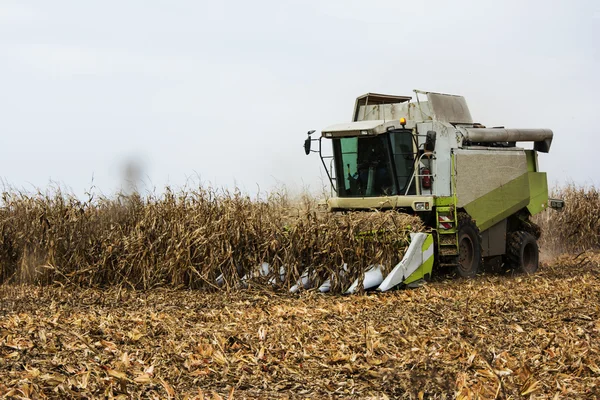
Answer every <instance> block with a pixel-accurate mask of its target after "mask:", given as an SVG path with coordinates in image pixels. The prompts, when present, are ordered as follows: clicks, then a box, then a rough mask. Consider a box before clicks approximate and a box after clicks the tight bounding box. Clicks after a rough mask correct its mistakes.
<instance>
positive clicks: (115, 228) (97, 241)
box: [0, 186, 600, 400]
mask: <svg viewBox="0 0 600 400" xmlns="http://www.w3.org/2000/svg"><path fill="white" fill-rule="evenodd" d="M553 196H555V197H557V198H563V199H565V200H566V207H565V209H564V210H563V211H562V212H556V211H554V210H547V211H545V212H544V213H542V214H540V215H538V216H536V218H535V221H536V222H537V223H538V224H540V226H541V227H542V230H543V233H542V240H541V242H540V245H541V248H542V250H543V251H548V250H556V252H567V253H569V252H571V253H573V252H575V254H564V255H561V256H559V257H557V258H555V259H553V261H552V262H551V263H546V264H544V265H542V266H541V267H540V270H539V271H538V273H536V274H534V275H521V276H511V275H510V274H508V275H507V274H493V273H492V274H487V273H485V274H483V275H482V276H479V277H477V278H475V279H472V280H467V281H465V280H456V279H438V280H434V281H432V282H430V283H428V284H426V285H425V286H423V287H422V288H420V289H418V290H401V291H394V292H389V293H385V294H381V295H372V296H321V295H320V294H318V293H316V292H314V291H304V292H302V293H301V294H300V295H289V294H287V291H286V290H284V289H287V288H288V287H289V286H290V285H292V284H293V283H295V282H296V280H297V279H298V278H299V275H300V273H301V271H302V270H303V269H304V268H305V267H308V268H310V269H311V270H312V271H313V272H314V273H315V274H316V275H317V276H318V277H320V279H325V278H328V277H331V276H333V278H334V279H333V281H332V282H333V287H334V289H336V288H337V291H338V292H339V291H340V286H341V284H340V281H341V279H342V277H341V276H339V275H337V273H336V271H339V270H340V266H341V265H343V264H344V263H348V265H349V266H351V267H350V268H349V269H348V271H347V274H348V275H350V277H346V278H348V279H353V278H354V277H358V276H360V274H361V273H362V271H363V270H364V268H365V267H367V266H368V264H371V263H373V262H378V263H381V264H384V265H392V264H393V263H395V262H397V261H398V257H400V256H401V255H402V253H403V252H404V248H405V247H406V245H407V235H408V233H410V232H411V231H419V230H422V229H423V226H422V225H421V222H420V220H419V219H417V218H416V217H412V216H407V215H401V214H398V213H395V212H372V213H348V214H330V213H327V212H324V211H323V210H322V209H321V207H320V206H319V205H318V204H317V201H316V200H315V199H314V198H312V197H310V196H304V197H303V198H302V199H300V200H291V199H290V197H289V196H287V195H285V194H283V193H282V194H272V195H270V196H269V197H267V198H266V199H255V198H254V199H253V198H250V197H248V196H245V195H243V194H242V193H240V192H236V191H234V192H227V191H214V190H210V189H206V188H198V189H195V190H184V191H180V192H174V191H172V190H167V191H166V193H165V195H163V196H153V195H149V196H146V197H141V196H139V195H132V196H119V197H116V198H106V197H98V198H94V197H92V196H90V198H88V199H87V200H85V201H82V200H79V199H77V198H76V197H74V196H70V195H68V194H64V193H62V192H61V191H60V190H55V191H53V192H49V193H35V194H26V193H20V192H18V191H14V190H12V191H7V192H5V193H4V194H3V198H2V208H1V209H0V228H1V230H0V263H1V271H0V280H1V281H2V282H3V284H0V397H2V398H22V399H28V398H31V399H37V398H51V399H64V398H104V399H130V398H133V399H142V398H143V399H169V398H171V399H178V398H181V399H194V400H201V399H202V400H209V399H210V400H217V399H220V400H222V399H247V398H248V399H262V398H282V399H283V398H285V399H289V398H352V399H363V398H371V399H390V398H403V399H428V398H430V399H453V398H456V399H465V400H466V399H483V398H499V399H509V398H529V399H542V398H544V399H545V398H553V399H574V398H590V399H591V398H599V397H600V356H599V354H600V347H599V343H600V307H599V304H600V297H598V293H600V281H599V279H598V278H599V276H600V275H599V271H600V270H599V267H600V253H598V251H597V250H599V241H598V229H599V221H598V215H599V212H600V211H599V210H600V204H599V198H598V192H597V190H596V189H595V188H589V189H585V188H578V187H574V186H568V187H566V188H563V189H561V190H559V191H557V192H556V193H554V194H553ZM264 261H268V262H270V263H272V265H273V271H277V272H279V270H280V268H281V267H283V272H284V273H283V274H282V275H280V274H278V273H273V274H271V275H268V276H262V277H258V278H256V279H252V280H249V281H247V286H249V287H248V290H233V289H235V288H237V287H238V285H240V278H241V277H243V276H244V275H250V274H252V272H254V271H255V270H256V267H257V266H259V265H260V264H261V263H262V262H264ZM221 274H223V276H224V284H223V285H222V286H220V287H217V286H216V284H215V280H216V278H217V276H218V275H221ZM273 279H274V280H275V282H277V284H278V285H277V286H278V287H279V289H281V290H277V289H275V291H273V289H272V288H271V285H270V283H271V282H272V280H273ZM267 284H268V285H269V289H268V290H263V286H264V285H267ZM192 288H194V289H195V288H201V289H203V290H185V289H192ZM138 289H142V290H138ZM146 289H152V290H146ZM182 289H184V290H182ZM221 291H225V292H224V293H223V292H221Z"/></svg>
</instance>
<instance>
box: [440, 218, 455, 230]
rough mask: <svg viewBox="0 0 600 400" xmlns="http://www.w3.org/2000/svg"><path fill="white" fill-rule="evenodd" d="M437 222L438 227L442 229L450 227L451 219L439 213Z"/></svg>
mask: <svg viewBox="0 0 600 400" xmlns="http://www.w3.org/2000/svg"><path fill="white" fill-rule="evenodd" d="M438 222H439V223H440V228H442V229H452V222H453V221H452V220H451V219H450V218H448V217H446V216H444V215H440V216H439V218H438Z"/></svg>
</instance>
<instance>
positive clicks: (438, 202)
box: [433, 196, 455, 207]
mask: <svg viewBox="0 0 600 400" xmlns="http://www.w3.org/2000/svg"><path fill="white" fill-rule="evenodd" d="M433 204H434V206H436V207H448V206H453V205H454V204H455V202H454V198H453V197H452V196H448V197H436V198H434V199H433Z"/></svg>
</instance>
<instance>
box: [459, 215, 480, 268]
mask: <svg viewBox="0 0 600 400" xmlns="http://www.w3.org/2000/svg"><path fill="white" fill-rule="evenodd" d="M481 254H482V251H481V235H480V232H479V228H478V227H477V225H476V224H475V221H473V219H471V217H470V216H469V214H467V213H464V212H461V213H458V260H457V266H456V273H457V274H458V275H460V276H461V277H463V278H473V277H474V276H475V275H477V273H478V272H479V269H480V268H481V265H482V257H481Z"/></svg>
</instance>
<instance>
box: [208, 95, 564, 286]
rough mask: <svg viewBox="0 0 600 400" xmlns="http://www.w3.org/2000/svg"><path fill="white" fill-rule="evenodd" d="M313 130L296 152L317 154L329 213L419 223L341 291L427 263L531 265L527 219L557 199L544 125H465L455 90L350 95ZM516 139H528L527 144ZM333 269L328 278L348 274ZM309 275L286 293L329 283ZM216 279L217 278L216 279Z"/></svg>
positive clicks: (263, 270)
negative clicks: (392, 255) (543, 160)
mask: <svg viewBox="0 0 600 400" xmlns="http://www.w3.org/2000/svg"><path fill="white" fill-rule="evenodd" d="M419 96H425V97H426V98H427V99H426V100H425V99H423V101H422V100H421V99H420V98H419ZM314 132H315V131H309V132H308V138H307V139H306V140H305V142H304V150H305V152H306V154H307V155H308V154H310V153H311V152H314V153H318V154H319V156H320V158H321V162H322V164H323V167H324V168H325V171H326V172H327V175H328V177H329V180H330V182H331V186H332V189H333V191H335V196H334V197H332V198H330V199H329V200H328V201H327V205H328V208H329V211H330V212H350V211H352V212H360V211H363V212H372V211H375V210H395V211H397V212H400V213H407V214H411V215H417V216H418V217H420V219H421V220H422V222H423V223H424V225H425V227H426V230H425V231H424V232H418V233H411V234H410V244H409V245H408V248H407V249H406V252H405V254H404V256H403V258H402V260H401V261H400V262H399V263H398V264H397V265H396V266H395V267H393V268H391V266H388V267H390V268H385V267H384V266H382V265H371V266H369V267H368V268H367V269H366V271H364V274H362V276H361V277H360V278H358V279H356V280H355V281H354V282H346V284H345V286H344V288H347V289H343V292H345V293H354V292H356V291H358V290H360V288H361V287H362V288H364V290H373V289H376V290H379V291H387V290H390V289H392V288H394V287H398V286H406V285H418V284H419V283H420V282H421V281H423V280H424V279H427V278H428V277H429V276H431V273H432V270H433V268H434V264H435V266H436V267H439V268H444V267H445V268H453V269H454V270H455V271H456V273H457V274H458V275H459V276H461V277H464V278H472V277H474V276H475V275H477V273H478V272H479V271H480V270H481V268H482V265H483V263H484V260H490V261H491V260H492V259H496V260H500V261H501V262H503V263H504V264H505V265H506V266H508V267H509V268H512V269H514V270H517V271H520V272H522V273H526V274H532V273H534V272H536V270H537V269H538V262H539V250H538V245H537V239H539V237H540V229H539V227H538V226H537V225H535V224H534V223H533V222H532V221H531V220H530V218H531V216H533V215H535V214H537V213H539V212H541V211H544V210H545V209H546V208H547V207H551V208H555V209H561V208H562V207H563V205H564V203H563V201H562V200H553V199H548V184H547V180H546V173H545V172H540V171H539V168H538V159H537V156H538V152H543V153H547V152H549V150H550V145H551V143H552V136H553V134H552V131H551V130H549V129H506V128H504V127H494V128H486V127H485V126H483V125H481V124H479V123H475V122H473V119H472V118H471V113H470V112H469V108H468V107H467V103H466V101H465V99H464V98H463V97H462V96H455V95H448V94H440V93H433V92H422V91H417V90H415V101H412V98H411V97H407V96H392V95H382V94H374V93H368V94H365V95H363V96H360V97H358V98H357V99H356V103H355V106H354V111H353V113H352V122H349V123H342V124H337V125H333V126H330V127H328V128H325V129H323V130H322V132H321V136H320V137H319V138H313V137H312V135H313V133H314ZM323 140H330V141H331V148H332V150H333V154H332V155H324V154H323V147H324V146H323ZM314 142H316V143H317V144H318V149H317V150H313V149H312V144H313V143H314ZM517 142H533V149H532V150H527V149H524V148H521V147H517V146H516V143H517ZM342 269H343V270H342V271H340V273H339V274H338V277H339V276H344V269H345V270H346V272H347V271H348V269H347V266H346V265H344V267H343V268H342ZM386 271H390V272H389V273H387V272H386ZM277 275H279V276H277ZM312 275H313V274H312V272H311V269H310V267H307V266H305V270H304V273H303V274H302V276H301V277H300V279H299V280H298V282H297V284H296V285H294V286H292V287H291V288H290V291H292V292H296V291H298V290H300V289H301V288H305V289H309V288H317V287H318V290H320V291H321V292H327V291H329V290H330V289H331V288H332V282H331V279H327V280H325V281H324V282H323V280H322V279H319V277H315V276H312ZM260 276H262V277H269V282H270V283H272V284H276V283H278V281H279V282H284V281H285V279H286V278H285V277H286V268H284V267H281V270H280V271H279V274H277V273H276V272H275V271H273V270H272V268H271V267H270V265H269V264H268V263H266V262H265V263H262V265H261V266H260V267H258V269H257V270H256V271H255V272H254V273H252V274H249V275H247V276H244V277H243V278H242V282H247V281H248V280H249V279H251V278H253V277H260ZM217 281H218V283H219V284H222V283H223V276H220V277H219V278H218V279H217Z"/></svg>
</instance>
